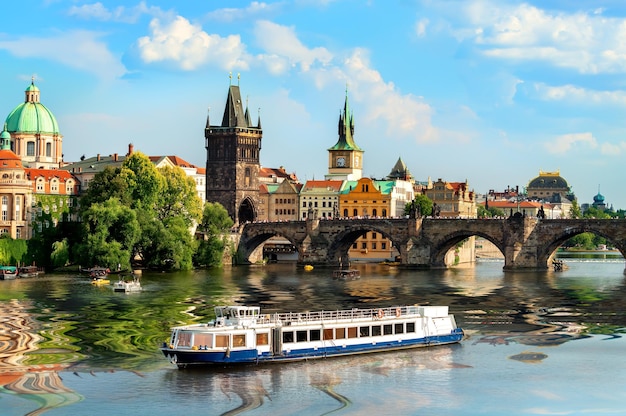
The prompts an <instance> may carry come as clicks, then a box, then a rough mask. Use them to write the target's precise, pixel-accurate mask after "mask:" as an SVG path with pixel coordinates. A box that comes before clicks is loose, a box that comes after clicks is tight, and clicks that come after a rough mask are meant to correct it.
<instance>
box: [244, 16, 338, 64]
mask: <svg viewBox="0 0 626 416" xmlns="http://www.w3.org/2000/svg"><path fill="white" fill-rule="evenodd" d="M254 34H255V36H256V41H257V43H258V44H259V46H260V47H262V48H263V49H264V50H265V51H266V52H268V53H269V54H272V55H276V56H282V57H285V58H286V59H288V60H289V62H290V64H291V65H299V66H300V69H301V70H302V71H305V72H306V71H308V70H309V69H310V68H311V66H312V65H313V64H314V63H316V62H318V63H321V64H322V65H326V64H328V63H329V62H330V61H331V60H332V58H333V55H332V54H331V53H330V52H329V51H328V50H327V49H326V48H322V47H317V48H307V47H306V46H304V45H303V44H302V42H300V40H299V39H298V37H297V36H296V34H295V31H294V29H293V28H291V27H286V26H281V25H278V24H276V23H273V22H270V21H267V20H260V21H258V22H257V23H256V25H255V28H254Z"/></svg>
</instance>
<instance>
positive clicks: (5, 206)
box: [2, 195, 9, 221]
mask: <svg viewBox="0 0 626 416" xmlns="http://www.w3.org/2000/svg"><path fill="white" fill-rule="evenodd" d="M8 219H9V197H8V196H6V195H4V196H3V197H2V221H8Z"/></svg>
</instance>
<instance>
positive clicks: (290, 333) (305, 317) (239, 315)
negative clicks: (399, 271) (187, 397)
mask: <svg viewBox="0 0 626 416" xmlns="http://www.w3.org/2000/svg"><path fill="white" fill-rule="evenodd" d="M215 316H216V317H215V320H213V321H210V322H209V323H200V324H191V325H184V326H176V327H174V328H172V333H171V336H170V339H169V340H168V341H167V342H164V343H163V346H162V347H161V351H162V352H163V354H164V355H165V357H167V358H168V359H169V360H170V362H172V363H174V364H176V365H177V366H178V367H179V368H184V367H186V366H191V365H233V364H254V363H266V362H286V361H300V360H309V359H317V358H327V357H335V356H346V355H355V354H363V353H372V352H382V351H393V350H400V349H407V348H416V347H430V346H436V345H442V344H451V343H457V342H460V341H461V340H462V339H463V330H462V329H461V328H459V327H457V325H456V321H455V319H454V316H453V315H452V314H450V313H448V307H447V306H397V307H390V308H380V309H349V310H337V311H319V312H302V313H275V314H261V309H260V308H259V307H256V306H218V307H216V308H215Z"/></svg>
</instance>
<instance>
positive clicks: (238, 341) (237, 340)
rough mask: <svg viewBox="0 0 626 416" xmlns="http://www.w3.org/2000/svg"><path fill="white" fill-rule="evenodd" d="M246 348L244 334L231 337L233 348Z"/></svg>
mask: <svg viewBox="0 0 626 416" xmlns="http://www.w3.org/2000/svg"><path fill="white" fill-rule="evenodd" d="M245 346H246V334H234V335H233V347H245Z"/></svg>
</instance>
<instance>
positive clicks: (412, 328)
mask: <svg viewBox="0 0 626 416" xmlns="http://www.w3.org/2000/svg"><path fill="white" fill-rule="evenodd" d="M406 332H407V333H409V332H415V322H407V323H406Z"/></svg>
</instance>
